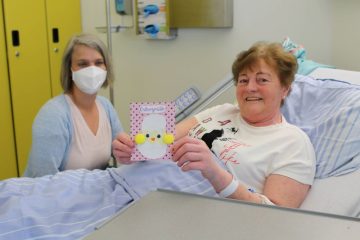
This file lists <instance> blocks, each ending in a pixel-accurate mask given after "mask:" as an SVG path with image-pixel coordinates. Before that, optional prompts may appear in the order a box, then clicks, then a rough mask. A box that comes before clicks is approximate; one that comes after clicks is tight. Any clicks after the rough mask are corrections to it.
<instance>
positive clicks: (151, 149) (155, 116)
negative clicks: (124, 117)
mask: <svg viewBox="0 0 360 240" xmlns="http://www.w3.org/2000/svg"><path fill="white" fill-rule="evenodd" d="M130 115H131V135H132V137H133V140H134V142H135V144H136V148H135V150H134V152H133V154H132V156H131V160H132V161H142V160H151V159H171V153H170V151H169V147H170V145H171V144H172V143H173V142H174V131H175V105H174V103H173V102H169V103H166V102H162V103H133V104H131V113H130Z"/></svg>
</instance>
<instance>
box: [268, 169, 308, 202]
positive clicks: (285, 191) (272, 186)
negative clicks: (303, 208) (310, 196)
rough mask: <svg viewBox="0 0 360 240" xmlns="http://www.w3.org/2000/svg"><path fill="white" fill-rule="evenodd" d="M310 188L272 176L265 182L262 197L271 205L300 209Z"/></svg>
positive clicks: (287, 178)
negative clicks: (264, 196) (268, 200)
mask: <svg viewBox="0 0 360 240" xmlns="http://www.w3.org/2000/svg"><path fill="white" fill-rule="evenodd" d="M309 189H310V186H309V185H307V184H303V183H300V182H298V181H296V180H294V179H291V178H289V177H286V176H282V175H278V174H272V175H270V176H269V177H268V178H267V179H266V182H265V186H264V193H263V194H264V195H266V196H267V197H268V198H269V199H270V200H271V201H272V202H273V203H275V204H276V205H279V206H284V207H295V208H298V207H300V204H301V203H302V202H303V201H304V199H305V197H306V195H307V193H308V191H309Z"/></svg>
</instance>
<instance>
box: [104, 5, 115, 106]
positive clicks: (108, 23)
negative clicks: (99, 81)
mask: <svg viewBox="0 0 360 240" xmlns="http://www.w3.org/2000/svg"><path fill="white" fill-rule="evenodd" d="M110 10H111V8H110V0H106V29H107V31H106V36H107V45H108V51H109V53H110V55H112V36H111V30H112V29H111V12H110ZM110 57H112V56H110ZM109 91H110V102H111V103H112V104H113V106H115V105H114V103H115V101H114V86H113V83H112V82H111V83H110V84H109Z"/></svg>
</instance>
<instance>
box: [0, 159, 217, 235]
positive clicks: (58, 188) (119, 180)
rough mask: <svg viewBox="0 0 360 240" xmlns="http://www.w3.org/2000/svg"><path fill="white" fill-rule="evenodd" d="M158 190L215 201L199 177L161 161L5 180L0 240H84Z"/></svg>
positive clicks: (0, 201) (1, 185)
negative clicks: (105, 223) (187, 194)
mask: <svg viewBox="0 0 360 240" xmlns="http://www.w3.org/2000/svg"><path fill="white" fill-rule="evenodd" d="M219 164H221V163H220V161H219ZM159 188H161V189H167V190H177V191H182V192H189V193H196V194H202V195H206V196H217V194H216V192H215V191H214V189H213V187H212V186H211V185H210V183H209V182H208V181H207V180H206V179H204V178H203V177H202V175H201V173H200V172H198V171H191V172H186V173H185V172H182V171H181V170H180V168H179V167H178V166H177V165H176V164H175V163H174V162H171V161H164V160H159V161H146V162H138V163H134V164H132V165H125V166H122V167H120V168H109V169H107V170H93V171H88V170H84V169H78V170H68V171H63V172H59V173H57V174H56V175H54V176H50V175H48V176H44V177H40V178H24V177H23V178H13V179H8V180H5V181H0V240H3V239H4V240H19V239H21V240H25V239H49V240H54V239H62V240H65V239H68V240H73V239H82V238H84V237H85V236H86V235H88V234H90V233H91V232H93V231H94V230H95V227H96V226H99V225H101V224H102V223H103V222H104V221H106V220H108V219H109V218H111V217H112V216H114V214H116V213H117V212H119V211H120V210H121V209H123V208H125V207H126V206H128V205H129V204H130V203H132V202H134V201H136V200H137V199H139V198H140V197H142V196H144V195H146V194H147V193H149V192H150V191H154V190H156V189H159ZM120 238H121V236H120Z"/></svg>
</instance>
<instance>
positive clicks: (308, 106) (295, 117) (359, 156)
mask: <svg viewBox="0 0 360 240" xmlns="http://www.w3.org/2000/svg"><path fill="white" fill-rule="evenodd" d="M282 112H283V114H284V116H285V118H286V119H287V120H288V122H289V123H292V124H294V125H296V126H298V127H300V128H301V129H302V130H303V131H305V132H306V133H307V135H308V136H309V138H310V140H311V142H312V144H313V146H314V148H315V153H316V158H317V160H316V178H325V177H330V176H339V175H342V174H346V173H350V172H352V171H355V170H356V169H359V168H360V86H358V85H352V84H349V83H346V82H340V81H335V80H316V79H313V78H311V77H307V76H301V75H297V76H296V79H295V81H294V83H293V85H292V90H291V93H290V95H289V96H288V97H287V99H286V100H285V104H284V106H283V107H282Z"/></svg>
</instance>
